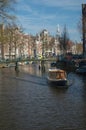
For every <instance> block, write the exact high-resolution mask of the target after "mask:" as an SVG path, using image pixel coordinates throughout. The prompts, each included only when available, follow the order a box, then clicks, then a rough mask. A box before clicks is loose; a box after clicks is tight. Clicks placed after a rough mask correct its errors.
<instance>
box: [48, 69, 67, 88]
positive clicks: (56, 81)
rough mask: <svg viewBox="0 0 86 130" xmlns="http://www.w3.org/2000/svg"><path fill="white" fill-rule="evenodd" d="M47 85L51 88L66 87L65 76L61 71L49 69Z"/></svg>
mask: <svg viewBox="0 0 86 130" xmlns="http://www.w3.org/2000/svg"><path fill="white" fill-rule="evenodd" d="M47 80H48V83H49V84H50V85H52V86H54V85H55V86H58V87H59V86H65V87H68V86H67V74H66V72H65V71H64V70H61V69H56V68H53V69H49V71H48V76H47Z"/></svg>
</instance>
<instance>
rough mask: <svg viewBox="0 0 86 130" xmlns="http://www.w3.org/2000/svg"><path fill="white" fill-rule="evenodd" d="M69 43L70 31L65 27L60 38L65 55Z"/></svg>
mask: <svg viewBox="0 0 86 130" xmlns="http://www.w3.org/2000/svg"><path fill="white" fill-rule="evenodd" d="M68 41H69V36H68V31H67V28H66V25H65V26H64V29H63V33H62V37H61V38H60V48H61V50H62V51H63V53H64V55H65V53H66V52H67V48H68Z"/></svg>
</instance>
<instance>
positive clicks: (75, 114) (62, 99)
mask: <svg viewBox="0 0 86 130" xmlns="http://www.w3.org/2000/svg"><path fill="white" fill-rule="evenodd" d="M19 70H20V71H19V74H18V75H16V74H15V70H14V68H6V69H0V129H1V130H86V77H85V76H81V75H77V74H75V73H72V72H71V73H69V74H68V78H69V79H70V80H73V84H71V85H70V86H69V88H68V89H58V88H55V87H49V86H48V84H47V82H46V73H47V69H46V71H45V72H46V73H43V74H42V72H41V71H40V70H39V69H38V65H33V66H31V65H27V66H21V67H20V68H19Z"/></svg>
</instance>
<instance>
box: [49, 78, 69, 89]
mask: <svg viewBox="0 0 86 130" xmlns="http://www.w3.org/2000/svg"><path fill="white" fill-rule="evenodd" d="M48 83H49V85H50V86H56V87H62V86H64V87H68V86H67V80H58V81H54V80H49V79H48Z"/></svg>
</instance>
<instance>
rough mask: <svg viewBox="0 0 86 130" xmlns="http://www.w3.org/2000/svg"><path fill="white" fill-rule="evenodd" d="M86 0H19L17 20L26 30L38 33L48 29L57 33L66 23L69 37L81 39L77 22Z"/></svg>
mask: <svg viewBox="0 0 86 130" xmlns="http://www.w3.org/2000/svg"><path fill="white" fill-rule="evenodd" d="M85 1H86V0H18V2H17V6H16V12H15V13H16V15H17V19H18V20H17V21H18V22H19V24H20V25H22V27H23V28H24V32H25V33H28V34H33V35H36V34H37V33H40V32H41V31H42V29H47V30H48V31H49V33H50V34H51V35H54V36H55V35H56V30H57V27H58V25H59V28H60V31H61V32H62V30H63V28H64V26H65V25H66V27H67V30H68V33H69V38H70V39H71V40H73V41H78V42H79V41H81V38H80V33H79V31H78V29H77V24H78V22H79V21H80V18H81V16H82V3H83V4H85V3H86V2H85Z"/></svg>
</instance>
